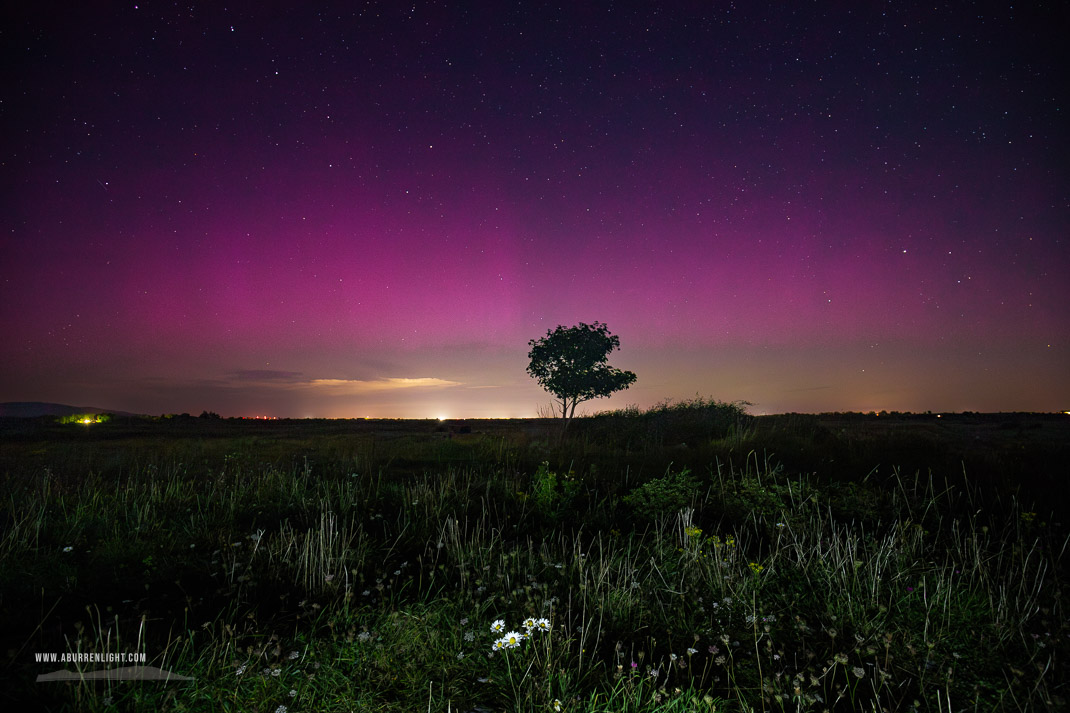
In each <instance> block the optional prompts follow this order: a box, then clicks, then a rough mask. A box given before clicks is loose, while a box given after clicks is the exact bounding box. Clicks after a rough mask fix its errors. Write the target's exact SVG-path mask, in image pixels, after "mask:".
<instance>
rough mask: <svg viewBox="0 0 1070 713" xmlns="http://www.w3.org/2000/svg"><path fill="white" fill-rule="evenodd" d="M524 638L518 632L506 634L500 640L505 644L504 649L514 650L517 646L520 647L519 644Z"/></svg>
mask: <svg viewBox="0 0 1070 713" xmlns="http://www.w3.org/2000/svg"><path fill="white" fill-rule="evenodd" d="M526 638H527V637H526V636H524V635H523V634H521V633H520V632H518V631H510V632H509V633H508V634H506V635H505V636H503V637H502V638H501V640H502V641H504V642H505V648H507V649H515V648H516V647H517V646H520V642H521V641H523V640H524V639H526Z"/></svg>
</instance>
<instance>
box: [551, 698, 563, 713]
mask: <svg viewBox="0 0 1070 713" xmlns="http://www.w3.org/2000/svg"><path fill="white" fill-rule="evenodd" d="M550 705H552V706H553V707H554V711H563V710H565V706H564V705H563V704H562V703H561V701H560V700H558V699H557V698H555V699H554V702H553V703H551V704H550Z"/></svg>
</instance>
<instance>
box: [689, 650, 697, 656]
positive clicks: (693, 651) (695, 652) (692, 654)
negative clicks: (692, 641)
mask: <svg viewBox="0 0 1070 713" xmlns="http://www.w3.org/2000/svg"><path fill="white" fill-rule="evenodd" d="M697 653H698V649H692V648H688V650H687V655H688V656H694V655H695V654H697Z"/></svg>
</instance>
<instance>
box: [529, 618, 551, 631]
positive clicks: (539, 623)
mask: <svg viewBox="0 0 1070 713" xmlns="http://www.w3.org/2000/svg"><path fill="white" fill-rule="evenodd" d="M534 624H535V626H533V627H532V628H533V629H538V630H539V631H549V630H550V620H549V619H547V618H546V617H543V618H541V619H535V621H534Z"/></svg>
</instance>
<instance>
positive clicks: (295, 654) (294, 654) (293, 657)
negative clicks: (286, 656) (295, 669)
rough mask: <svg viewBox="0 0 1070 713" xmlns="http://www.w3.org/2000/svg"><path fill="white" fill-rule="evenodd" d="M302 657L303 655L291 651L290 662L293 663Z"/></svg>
mask: <svg viewBox="0 0 1070 713" xmlns="http://www.w3.org/2000/svg"><path fill="white" fill-rule="evenodd" d="M300 655H301V654H299V653H297V652H296V651H291V652H290V660H291V661H293V660H294V659H295V658H297V657H298V656H300Z"/></svg>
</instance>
